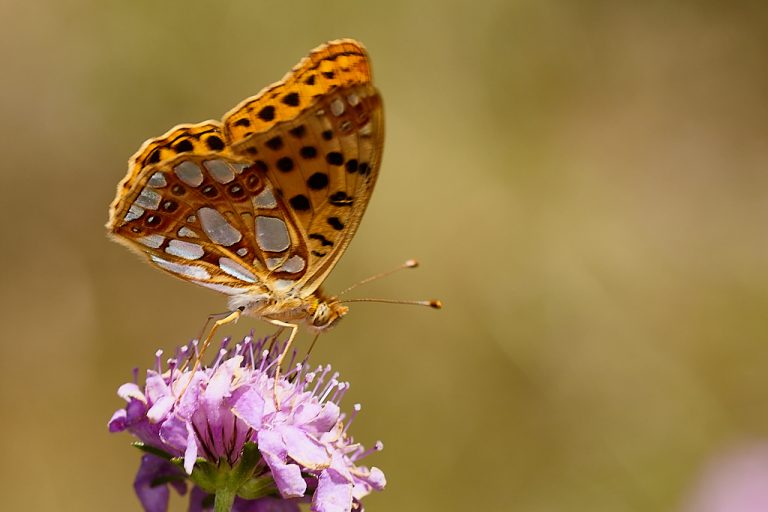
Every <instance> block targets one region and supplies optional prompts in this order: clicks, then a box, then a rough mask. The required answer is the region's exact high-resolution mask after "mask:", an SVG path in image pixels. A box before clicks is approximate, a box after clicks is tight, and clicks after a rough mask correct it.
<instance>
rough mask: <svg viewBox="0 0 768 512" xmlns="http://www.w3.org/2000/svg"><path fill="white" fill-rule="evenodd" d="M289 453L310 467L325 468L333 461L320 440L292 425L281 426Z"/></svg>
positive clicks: (300, 462)
mask: <svg viewBox="0 0 768 512" xmlns="http://www.w3.org/2000/svg"><path fill="white" fill-rule="evenodd" d="M279 430H280V434H281V435H282V436H283V440H284V441H285V446H286V448H287V449H288V455H289V456H290V457H291V458H292V459H293V460H295V461H296V462H298V463H299V464H301V465H302V466H305V467H307V468H310V469H323V468H326V467H328V465H329V464H330V463H331V457H330V455H328V452H327V451H326V450H325V447H324V446H323V445H322V444H320V442H319V441H316V440H315V439H312V438H311V437H310V436H309V435H307V434H306V432H304V431H302V430H301V429H299V428H296V427H294V426H292V425H283V426H281V427H280V429H279Z"/></svg>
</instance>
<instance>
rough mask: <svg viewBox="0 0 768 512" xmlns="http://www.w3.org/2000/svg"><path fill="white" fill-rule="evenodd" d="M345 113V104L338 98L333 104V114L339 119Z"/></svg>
mask: <svg viewBox="0 0 768 512" xmlns="http://www.w3.org/2000/svg"><path fill="white" fill-rule="evenodd" d="M343 113H344V102H343V101H341V100H340V99H339V98H336V99H335V100H333V101H332V102H331V114H333V115H335V116H336V117H339V116H340V115H341V114H343Z"/></svg>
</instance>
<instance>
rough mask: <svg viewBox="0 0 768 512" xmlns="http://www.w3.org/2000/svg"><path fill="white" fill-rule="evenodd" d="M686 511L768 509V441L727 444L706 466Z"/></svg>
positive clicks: (759, 511)
mask: <svg viewBox="0 0 768 512" xmlns="http://www.w3.org/2000/svg"><path fill="white" fill-rule="evenodd" d="M682 510H684V511H685V512H764V511H766V510H768V443H766V441H765V440H763V441H752V442H743V443H739V444H736V445H734V446H730V447H728V448H727V449H726V450H724V451H723V453H720V454H718V455H717V456H715V457H714V458H713V460H712V461H710V462H709V463H708V464H707V465H706V466H705V467H704V469H703V471H702V474H701V475H700V476H699V478H698V482H697V483H696V485H695V486H694V489H693V492H691V493H690V496H689V497H688V498H687V500H686V503H685V505H684V506H683V507H682Z"/></svg>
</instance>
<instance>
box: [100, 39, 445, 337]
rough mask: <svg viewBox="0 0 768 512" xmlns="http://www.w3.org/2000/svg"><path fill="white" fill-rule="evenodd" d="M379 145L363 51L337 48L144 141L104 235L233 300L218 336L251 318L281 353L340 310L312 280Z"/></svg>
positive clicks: (358, 198)
mask: <svg viewBox="0 0 768 512" xmlns="http://www.w3.org/2000/svg"><path fill="white" fill-rule="evenodd" d="M383 141H384V118H383V111H382V102H381V97H380V95H379V92H378V91H377V90H376V88H375V87H374V85H373V83H372V78H371V67H370V61H369V59H368V54H367V53H366V51H365V49H364V48H363V46H362V45H361V44H360V43H358V42H356V41H353V40H350V39H343V40H338V41H332V42H329V43H327V44H324V45H322V46H320V47H318V48H316V49H315V50H313V51H312V52H311V53H310V54H309V56H308V57H306V58H305V59H303V60H302V61H301V62H300V63H299V64H298V65H297V66H296V67H294V69H293V70H292V71H291V72H289V73H288V74H287V75H286V76H285V77H284V78H283V80H281V81H280V82H277V83H275V84H274V85H271V86H269V87H267V88H266V89H264V90H262V91H261V92H260V93H259V94H257V95H256V96H254V97H251V98H248V99H246V100H244V101H243V102H241V103H240V104H239V105H238V106H237V107H235V108H234V109H233V110H231V111H230V112H229V113H228V114H227V115H226V116H224V119H223V120H222V121H221V122H219V121H206V122H203V123H200V124H194V125H192V124H182V125H178V126H176V127H174V128H172V129H171V130H170V131H169V132H168V133H166V134H165V135H163V136H161V137H159V138H155V139H149V140H148V141H146V142H145V143H144V144H143V145H142V147H141V148H140V149H139V151H138V152H137V153H136V154H135V155H134V156H133V157H132V158H131V160H130V162H129V170H128V174H127V175H126V177H125V178H124V179H123V180H122V181H121V182H120V184H119V185H118V188H117V197H115V200H114V201H113V203H112V205H111V208H110V212H109V222H108V223H107V228H108V230H109V232H110V235H111V236H112V237H113V238H114V239H115V240H117V241H118V242H120V243H122V244H124V245H126V246H128V247H129V248H130V249H132V250H134V251H136V252H138V253H140V254H143V255H145V256H146V257H147V259H148V261H149V263H150V264H152V265H153V266H155V267H157V268H160V269H161V270H164V271H166V272H169V273H171V274H172V275H174V276H176V277H179V278H181V279H184V280H186V281H191V282H193V283H195V284H198V285H201V286H204V287H206V288H211V289H213V290H216V291H218V292H222V293H225V294H227V295H229V307H230V309H231V310H232V313H231V314H230V315H229V316H228V317H227V318H224V319H222V320H219V321H217V322H216V324H215V325H214V327H213V330H215V329H216V328H217V327H218V326H219V325H221V324H223V323H226V322H229V321H233V320H236V319H237V318H238V317H239V316H240V314H247V315H251V316H255V317H259V318H262V319H264V320H266V321H268V322H270V323H273V324H275V325H278V326H281V327H289V328H291V329H292V332H291V336H290V338H289V341H288V343H287V345H290V343H291V341H292V340H293V338H294V336H295V334H296V329H297V323H298V322H301V321H303V322H305V323H306V324H307V325H308V327H309V328H310V330H312V331H315V332H321V331H323V330H325V329H328V328H330V327H331V326H333V325H334V324H335V323H336V322H337V321H338V320H339V319H340V318H341V317H342V316H344V315H345V314H346V313H347V310H348V308H347V307H346V306H344V305H342V304H341V303H340V302H339V300H338V299H336V298H331V297H327V296H325V295H324V294H323V293H322V292H321V291H320V285H321V284H322V283H323V281H324V280H325V278H326V277H327V275H328V273H329V272H330V271H331V270H332V269H333V267H334V266H335V265H336V262H337V261H338V260H339V258H340V257H341V255H342V254H343V253H344V250H345V249H346V247H347V245H348V244H349V242H350V240H351V239H352V237H353V236H354V234H355V231H357V227H358V225H359V224H360V220H361V218H362V216H363V213H364V212H365V208H366V206H367V205H368V200H369V199H370V197H371V193H372V191H373V186H374V184H375V183H376V177H377V176H378V173H379V166H380V164H381V153H382V147H383ZM414 265H415V264H414ZM429 305H432V306H433V307H438V306H439V304H437V301H434V302H432V303H430V304H429ZM213 330H212V331H211V333H210V334H209V336H208V339H210V338H211V336H212V335H213ZM206 341H207V340H206ZM286 351H287V346H286Z"/></svg>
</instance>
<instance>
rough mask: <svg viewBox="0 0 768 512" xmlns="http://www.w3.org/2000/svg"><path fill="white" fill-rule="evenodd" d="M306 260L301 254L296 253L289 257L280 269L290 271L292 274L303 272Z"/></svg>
mask: <svg viewBox="0 0 768 512" xmlns="http://www.w3.org/2000/svg"><path fill="white" fill-rule="evenodd" d="M305 264H306V262H305V261H304V258H302V257H301V256H299V255H298V254H295V255H293V256H291V257H290V258H288V261H286V262H285V263H283V266H282V267H280V268H279V269H278V270H279V271H282V272H289V273H291V274H295V273H296V272H301V271H302V270H304V265H305Z"/></svg>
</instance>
